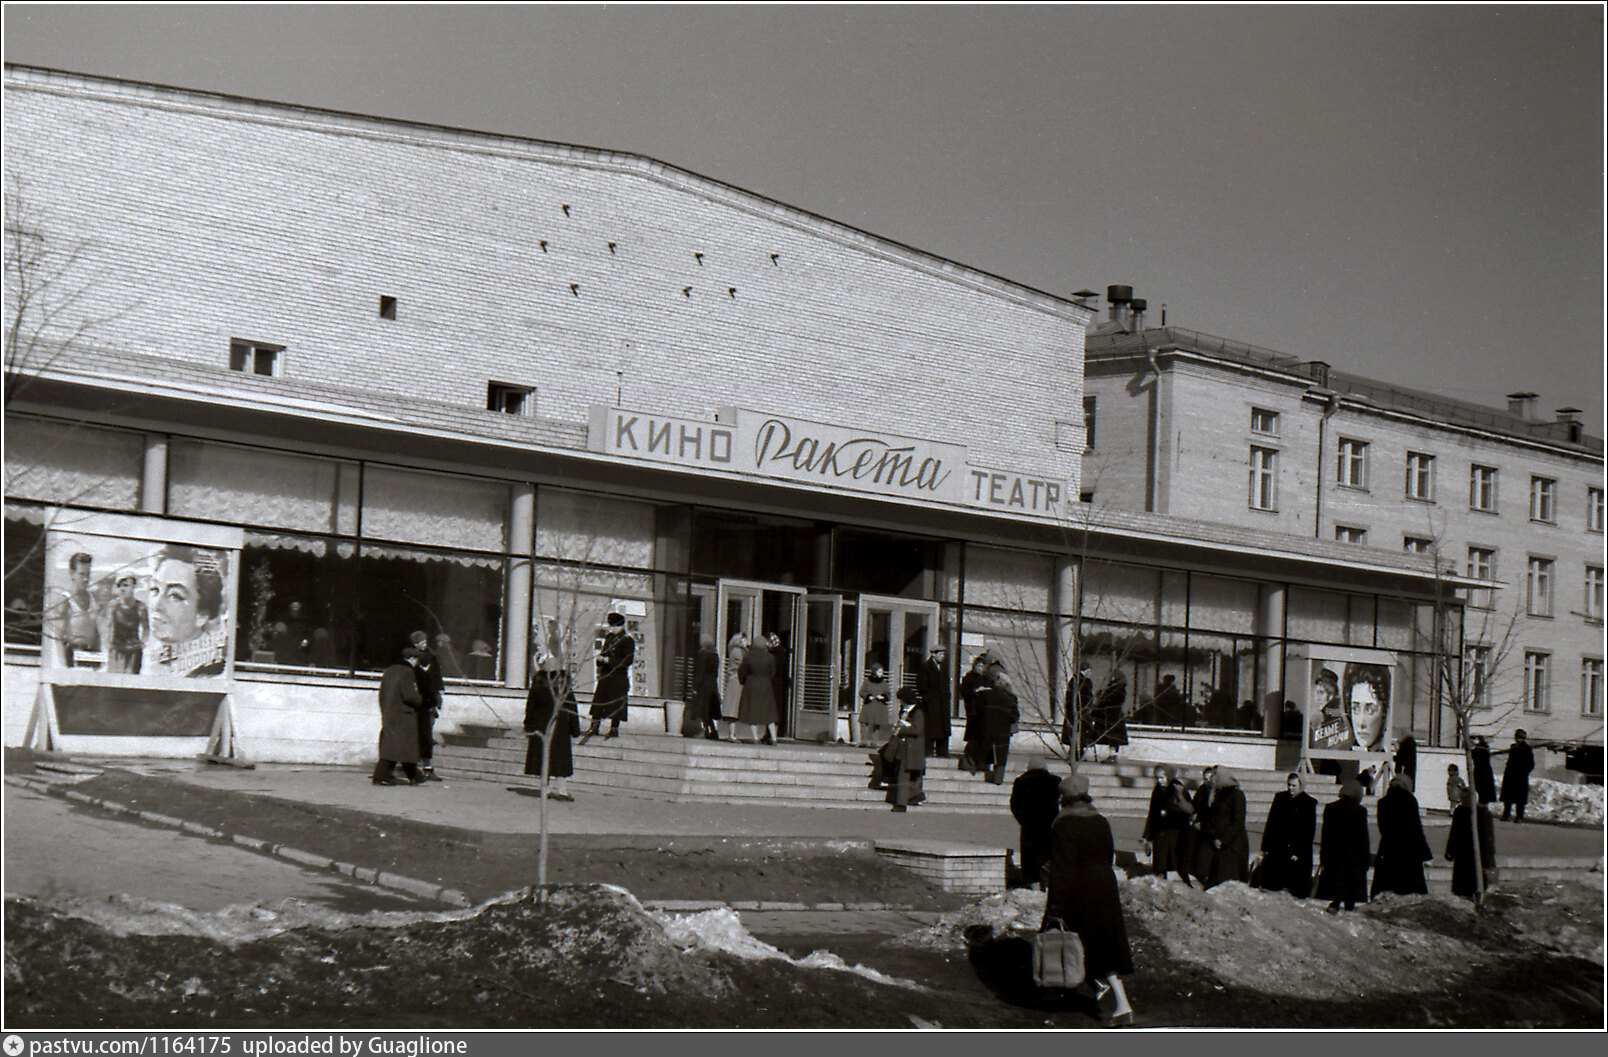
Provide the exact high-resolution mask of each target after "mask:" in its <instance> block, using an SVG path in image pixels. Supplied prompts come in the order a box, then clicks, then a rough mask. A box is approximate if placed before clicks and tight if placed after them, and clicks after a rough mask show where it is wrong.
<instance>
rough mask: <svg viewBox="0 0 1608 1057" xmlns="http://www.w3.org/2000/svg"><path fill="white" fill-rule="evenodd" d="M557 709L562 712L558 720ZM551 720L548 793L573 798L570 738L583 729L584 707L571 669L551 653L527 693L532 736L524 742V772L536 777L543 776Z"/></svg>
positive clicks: (528, 734)
mask: <svg viewBox="0 0 1608 1057" xmlns="http://www.w3.org/2000/svg"><path fill="white" fill-rule="evenodd" d="M555 711H557V712H558V713H559V715H558V718H557V721H556V722H555V721H554V720H553V714H554V712H555ZM549 722H552V723H553V739H552V743H551V744H550V745H549V746H548V749H547V777H548V780H549V782H550V783H551V788H549V789H548V791H547V795H548V796H549V797H551V798H552V799H554V800H574V799H575V798H574V797H572V796H570V794H569V777H570V775H572V774H574V773H575V763H574V760H573V758H572V756H571V754H570V739H571V738H574V737H578V736H579V735H580V733H581V709H580V706H579V705H578V704H576V702H575V690H574V688H573V687H572V686H571V685H570V678H569V675H568V673H566V672H565V671H564V669H563V667H562V666H560V665H559V663H558V658H557V657H554V656H553V655H552V654H548V655H547V656H545V657H543V658H542V659H541V661H539V662H538V663H537V666H536V674H535V676H533V677H532V678H531V681H530V693H529V694H527V695H526V696H525V737H526V738H527V739H529V740H528V741H527V742H526V743H525V773H526V774H528V775H531V776H533V777H538V778H539V777H541V773H542V743H543V741H544V740H546V736H547V724H548V723H549Z"/></svg>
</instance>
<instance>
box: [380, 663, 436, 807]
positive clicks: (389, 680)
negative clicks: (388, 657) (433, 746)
mask: <svg viewBox="0 0 1608 1057" xmlns="http://www.w3.org/2000/svg"><path fill="white" fill-rule="evenodd" d="M418 664H419V651H418V650H417V649H415V648H414V647H412V646H408V647H406V648H404V649H403V650H402V659H401V660H400V661H398V662H396V663H395V664H393V665H391V666H390V667H389V668H387V669H385V672H384V674H383V675H381V676H380V762H379V763H377V764H375V765H374V774H373V775H372V776H371V778H370V780H371V781H373V783H374V784H375V785H396V779H395V778H394V777H392V776H393V775H394V774H395V773H396V765H397V764H401V765H402V773H403V774H404V775H406V776H407V780H408V782H409V783H411V784H413V785H418V784H420V783H421V782H423V781H424V776H423V775H422V774H420V773H419V720H418V716H417V715H416V712H417V710H418V708H419V706H420V705H422V704H423V703H424V697H423V695H422V694H420V693H419V682H418V680H417V679H416V678H414V669H415V668H416V667H417V666H418Z"/></svg>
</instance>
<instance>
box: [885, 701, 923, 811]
mask: <svg viewBox="0 0 1608 1057" xmlns="http://www.w3.org/2000/svg"><path fill="white" fill-rule="evenodd" d="M898 698H899V704H900V715H899V718H898V719H897V720H896V721H895V722H894V725H893V736H892V737H890V738H889V739H888V744H887V745H886V746H885V747H884V748H883V749H881V750H880V752H881V753H882V754H884V755H885V758H886V759H888V761H889V764H890V766H889V768H888V772H889V773H888V777H889V779H891V780H890V781H889V782H888V795H887V798H886V799H887V801H888V803H890V804H892V805H893V810H895V811H904V810H905V809H906V808H907V807H909V806H910V805H913V804H919V803H921V802H922V801H923V800H925V799H927V794H926V793H925V792H923V791H922V788H921V783H922V778H923V777H924V776H925V775H926V773H927V725H926V724H927V717H926V716H924V715H923V714H922V711H921V697H920V695H919V694H917V693H916V691H915V690H914V688H912V687H908V686H907V687H904V688H903V689H901V690H900V691H899V694H898Z"/></svg>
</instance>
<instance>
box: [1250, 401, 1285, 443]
mask: <svg viewBox="0 0 1608 1057" xmlns="http://www.w3.org/2000/svg"><path fill="white" fill-rule="evenodd" d="M1251 432H1252V433H1266V434H1267V435H1268V436H1270V437H1276V436H1278V435H1279V413H1278V412H1277V411H1267V410H1265V409H1263V408H1260V407H1253V408H1251Z"/></svg>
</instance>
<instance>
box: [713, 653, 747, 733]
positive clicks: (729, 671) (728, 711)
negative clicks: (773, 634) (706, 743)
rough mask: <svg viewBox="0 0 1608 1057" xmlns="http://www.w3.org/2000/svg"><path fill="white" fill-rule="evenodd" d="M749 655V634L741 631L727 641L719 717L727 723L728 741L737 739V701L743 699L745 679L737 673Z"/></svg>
mask: <svg viewBox="0 0 1608 1057" xmlns="http://www.w3.org/2000/svg"><path fill="white" fill-rule="evenodd" d="M747 655H748V636H746V635H744V634H743V633H742V632H740V631H739V632H738V633H737V634H735V635H733V636H732V637H731V640H730V641H729V642H727V643H726V687H725V691H724V692H723V693H722V694H721V695H720V710H721V714H720V716H719V717H717V718H718V719H719V720H720V721H721V722H723V723H725V724H726V740H727V741H736V740H737V703H738V702H739V701H741V700H742V699H743V681H742V680H741V679H739V678H738V677H737V673H738V672H739V671H741V670H742V667H743V658H744V657H746V656H747Z"/></svg>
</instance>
